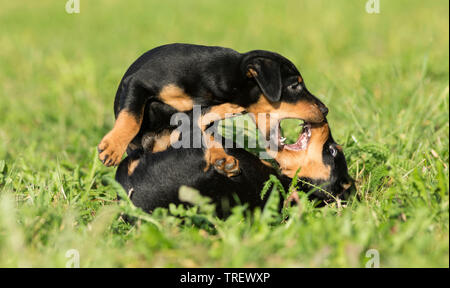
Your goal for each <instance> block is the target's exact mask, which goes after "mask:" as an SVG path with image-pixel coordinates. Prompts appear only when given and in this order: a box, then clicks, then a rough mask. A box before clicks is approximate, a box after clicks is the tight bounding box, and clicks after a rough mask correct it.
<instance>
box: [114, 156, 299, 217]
mask: <svg viewBox="0 0 450 288" xmlns="http://www.w3.org/2000/svg"><path fill="white" fill-rule="evenodd" d="M225 151H226V152H227V153H228V154H229V155H231V156H234V157H235V158H236V159H239V161H240V163H241V171H242V172H241V173H240V174H239V175H237V176H234V177H231V178H229V177H226V176H224V175H222V174H220V173H218V172H217V171H215V170H214V169H209V170H208V171H206V172H204V167H205V165H206V163H205V161H204V152H203V151H202V149H194V148H186V149H173V148H169V149H167V150H166V151H163V152H159V153H143V154H141V151H134V152H133V153H132V154H131V155H130V156H128V157H127V158H125V159H124V160H123V161H122V162H121V163H120V165H119V167H118V169H117V172H116V180H117V181H118V182H119V183H120V184H121V185H122V187H123V188H124V189H125V190H126V191H127V192H128V193H129V195H130V199H131V201H132V202H133V204H134V205H136V206H137V207H140V208H142V209H143V210H144V211H146V212H151V211H153V210H154V209H155V208H157V207H168V206H169V204H170V203H174V204H180V203H182V202H181V201H180V200H179V198H178V191H179V188H180V187H181V186H183V185H185V186H189V187H193V188H195V189H198V190H199V191H200V193H201V194H202V195H204V196H207V197H210V198H211V199H212V201H213V202H214V203H215V204H216V207H217V213H218V215H219V216H226V215H227V214H228V213H229V211H227V207H232V206H234V205H236V204H239V203H241V204H244V203H247V204H248V205H249V208H251V209H253V208H255V207H262V206H263V205H264V203H265V201H266V200H267V199H266V198H264V199H261V197H260V193H261V189H262V188H263V185H264V183H265V182H266V181H267V180H268V179H269V176H270V175H278V174H277V171H276V170H275V169H273V168H271V167H269V166H266V165H264V164H263V163H262V162H261V160H259V159H258V158H257V157H256V156H254V155H253V154H251V153H249V152H247V151H245V150H244V149H240V148H234V149H225ZM136 159H139V164H138V166H137V167H136V169H135V170H134V172H133V174H131V175H128V165H129V163H130V162H131V161H133V160H136ZM279 178H280V180H281V181H282V183H283V184H284V186H285V187H288V185H289V183H290V180H291V179H290V178H288V177H285V176H279ZM130 191H131V192H130ZM183 204H186V205H189V204H188V203H183Z"/></svg>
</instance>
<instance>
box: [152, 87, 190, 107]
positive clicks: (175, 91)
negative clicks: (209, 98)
mask: <svg viewBox="0 0 450 288" xmlns="http://www.w3.org/2000/svg"><path fill="white" fill-rule="evenodd" d="M158 98H159V99H161V101H163V102H164V103H166V104H167V105H170V106H172V107H173V108H175V109H176V110H178V111H181V112H184V111H189V110H192V108H193V106H194V101H193V100H192V98H191V97H190V96H189V95H188V94H186V93H185V92H184V90H183V89H181V88H180V87H178V86H176V85H174V84H169V85H166V86H164V87H163V89H162V90H161V92H160V93H159V95H158Z"/></svg>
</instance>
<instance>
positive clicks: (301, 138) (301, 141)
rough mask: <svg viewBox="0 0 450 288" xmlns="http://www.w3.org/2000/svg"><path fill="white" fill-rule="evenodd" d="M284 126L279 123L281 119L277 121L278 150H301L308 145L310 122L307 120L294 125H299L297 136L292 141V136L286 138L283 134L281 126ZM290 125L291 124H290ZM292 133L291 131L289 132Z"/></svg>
mask: <svg viewBox="0 0 450 288" xmlns="http://www.w3.org/2000/svg"><path fill="white" fill-rule="evenodd" d="M287 120H290V121H292V120H294V121H299V120H298V119H287ZM281 126H284V125H282V124H281V121H280V122H279V123H278V145H279V147H280V150H282V149H286V150H292V151H301V150H306V148H307V147H308V143H309V139H310V138H311V124H310V123H307V122H303V123H300V124H298V123H297V125H296V126H299V127H300V131H299V133H298V136H297V140H294V141H292V138H293V137H289V138H290V139H287V138H286V137H285V136H284V135H283V130H282V127H281ZM291 127H292V125H291ZM294 127H295V126H294ZM296 132H298V131H297V129H296ZM290 134H292V133H290Z"/></svg>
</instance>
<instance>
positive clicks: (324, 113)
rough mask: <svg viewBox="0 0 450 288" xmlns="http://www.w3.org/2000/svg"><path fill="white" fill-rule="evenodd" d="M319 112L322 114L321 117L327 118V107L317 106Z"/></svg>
mask: <svg viewBox="0 0 450 288" xmlns="http://www.w3.org/2000/svg"><path fill="white" fill-rule="evenodd" d="M319 110H320V112H322V114H323V117H325V116H327V114H328V108H327V106H325V105H320V106H319Z"/></svg>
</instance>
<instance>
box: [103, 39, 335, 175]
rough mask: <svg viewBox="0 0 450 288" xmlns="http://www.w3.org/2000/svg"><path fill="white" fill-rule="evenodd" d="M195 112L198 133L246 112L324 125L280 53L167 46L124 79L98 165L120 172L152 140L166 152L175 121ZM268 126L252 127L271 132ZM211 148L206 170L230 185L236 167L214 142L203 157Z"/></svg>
mask: <svg viewBox="0 0 450 288" xmlns="http://www.w3.org/2000/svg"><path fill="white" fill-rule="evenodd" d="M194 105H201V106H202V108H204V109H203V110H202V114H201V116H200V117H199V119H196V121H198V125H199V126H200V127H201V129H202V131H203V132H204V131H205V129H206V127H207V126H208V125H209V124H210V123H212V122H214V121H218V120H221V119H224V118H226V117H231V116H233V115H236V114H239V113H244V112H251V113H253V114H254V115H257V114H258V113H273V114H276V115H278V117H279V119H282V118H286V117H291V118H299V119H303V120H305V121H307V122H311V123H320V122H322V121H323V120H324V117H325V116H326V114H327V112H328V109H327V107H326V106H325V105H324V104H323V103H322V102H321V101H320V100H319V99H317V98H316V97H315V96H314V95H312V94H311V93H310V92H309V91H308V90H307V89H306V86H305V84H304V82H303V79H302V77H301V75H300V72H298V70H297V68H296V67H295V65H294V64H292V62H290V61H289V60H288V59H286V58H284V57H283V56H281V55H279V54H277V53H273V52H269V51H262V50H254V51H250V52H247V53H244V54H241V53H238V52H236V51H234V50H232V49H228V48H223V47H209V46H200V45H190V44H170V45H164V46H161V47H157V48H154V49H152V50H150V51H148V52H146V53H145V54H143V55H142V56H141V57H139V58H138V59H137V60H136V61H135V62H134V63H133V64H132V65H131V66H130V67H129V68H128V70H127V72H126V73H125V75H124V76H123V78H122V80H121V82H120V84H119V88H118V90H117V93H116V97H115V101H114V113H115V116H116V122H115V124H114V127H113V129H112V130H111V131H110V132H109V133H108V134H107V135H105V136H104V137H103V139H102V140H101V142H100V144H99V145H98V151H99V158H100V160H101V161H102V162H103V163H104V164H105V165H106V166H111V165H117V164H119V162H120V160H121V159H122V155H123V154H124V152H125V150H127V152H131V151H132V150H134V149H140V148H142V146H143V145H142V139H143V137H144V136H145V135H146V134H150V135H151V136H152V138H154V139H157V141H156V142H154V143H152V144H153V146H152V147H150V150H152V151H153V152H161V151H163V150H165V149H167V148H168V147H170V145H171V144H172V142H171V138H170V137H167V135H170V134H171V132H172V130H173V129H174V127H173V126H172V125H171V124H170V119H171V117H172V115H173V114H175V113H177V112H187V111H191V110H192V109H193V107H194ZM262 122H264V123H262ZM265 122H266V121H258V122H257V125H260V124H264V125H265V124H267V123H268V124H272V123H269V122H267V123H265ZM258 128H260V127H259V126H258ZM204 138H205V139H207V140H208V139H210V137H208V136H207V135H204ZM211 147H215V148H214V149H211V150H210V151H208V153H207V154H205V155H207V156H208V158H207V159H206V161H207V162H208V163H207V164H208V167H209V166H212V167H214V168H215V169H216V171H217V172H219V173H221V174H224V175H226V176H228V177H232V176H235V175H237V174H238V173H239V161H237V160H236V159H235V158H234V157H232V156H229V155H227V154H226V153H225V151H224V149H223V148H222V147H221V146H220V145H219V144H218V143H216V142H215V141H206V147H205V150H208V149H209V148H211ZM127 148H128V149H127ZM218 163H224V165H217V164H218Z"/></svg>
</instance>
